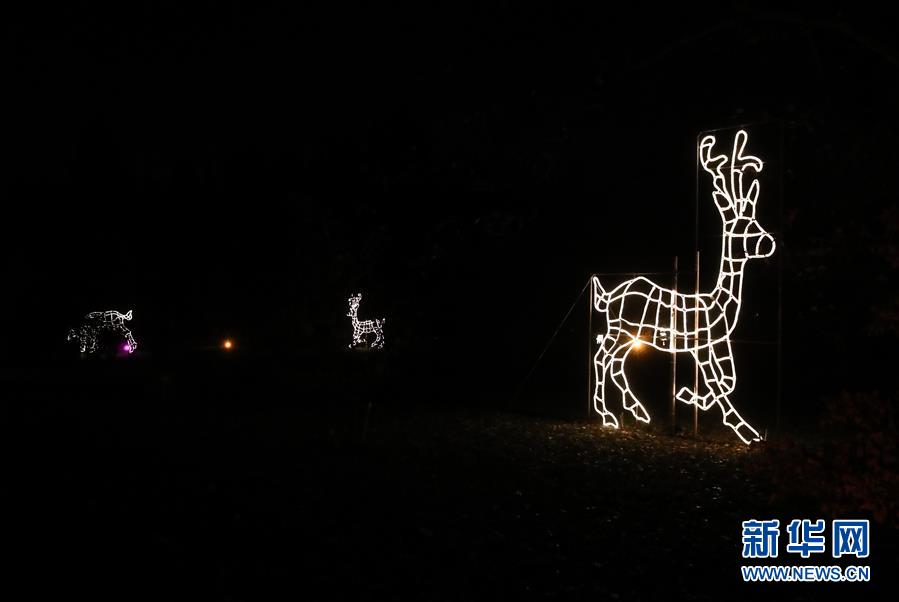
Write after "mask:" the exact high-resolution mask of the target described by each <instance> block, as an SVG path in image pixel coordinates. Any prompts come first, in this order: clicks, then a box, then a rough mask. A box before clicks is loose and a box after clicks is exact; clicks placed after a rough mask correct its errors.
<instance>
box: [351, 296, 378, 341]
mask: <svg viewBox="0 0 899 602" xmlns="http://www.w3.org/2000/svg"><path fill="white" fill-rule="evenodd" d="M361 301H362V293H359V294H358V295H351V296H350V298H349V299H347V302H348V303H349V306H350V308H349V311H348V312H347V314H346V315H347V316H349V317H350V320H352V322H353V342H352V343H350V345H349V347H350V349H352V348H353V347H356V346H358V345H361V344H362V343H363V342H365V340H366V338H365V335H367V334H374V335H375V340H374V341H372V342H371V343H370V344H369V346H370V347H374V348H376V349H380V348H381V347H383V346H384V322H386V321H387V318H380V319H377V320H363V321H360V320H359V317H358V313H359V303H360V302H361Z"/></svg>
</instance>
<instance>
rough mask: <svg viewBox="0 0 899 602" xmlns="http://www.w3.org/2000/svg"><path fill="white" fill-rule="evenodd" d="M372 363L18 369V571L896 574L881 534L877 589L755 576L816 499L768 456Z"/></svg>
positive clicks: (354, 587)
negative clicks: (414, 385)
mask: <svg viewBox="0 0 899 602" xmlns="http://www.w3.org/2000/svg"><path fill="white" fill-rule="evenodd" d="M370 363H371V361H370V360H369V359H360V358H359V357H358V356H357V357H356V358H355V359H354V358H352V357H349V356H348V361H347V362H345V363H344V368H343V369H342V370H343V373H340V372H339V371H338V370H336V369H333V368H332V370H331V371H328V370H324V369H321V367H319V368H318V369H316V370H314V371H310V370H308V368H302V369H298V368H295V367H294V368H292V367H291V366H290V365H288V364H287V363H286V362H284V363H281V364H276V363H271V364H269V365H268V367H267V368H261V367H260V366H261V364H260V363H258V362H253V361H243V360H241V361H237V360H235V361H231V362H228V361H224V362H222V361H218V362H208V363H200V362H196V363H193V364H184V365H181V366H180V367H179V366H168V367H167V369H165V370H162V369H159V368H158V367H157V368H148V365H149V364H148V363H146V362H145V363H142V362H138V361H132V362H101V361H82V362H73V363H72V364H71V365H69V366H66V365H64V364H63V365H57V366H56V367H55V370H57V374H56V376H57V378H59V376H60V374H64V373H66V370H67V369H68V368H76V369H77V370H78V371H77V372H76V371H75V370H73V371H71V372H68V374H70V379H69V381H68V382H63V381H62V380H55V381H54V380H50V379H49V378H48V376H49V375H48V374H43V375H36V374H35V375H32V380H30V381H27V382H26V381H24V380H21V376H20V380H18V381H15V382H13V381H11V380H7V382H6V383H5V387H6V388H7V389H8V390H9V389H10V388H12V387H16V386H18V388H19V391H18V398H19V399H22V401H23V402H24V403H21V404H15V405H13V404H7V405H6V406H4V411H5V413H6V415H5V417H4V420H3V425H4V431H5V432H4V433H3V435H2V437H3V440H4V441H5V442H6V444H7V446H8V447H7V453H6V459H7V470H8V472H7V476H6V479H5V481H6V484H7V485H9V487H8V489H6V496H7V497H8V500H7V501H8V502H12V506H11V507H12V510H11V514H10V515H8V516H9V517H11V518H13V520H12V521H11V523H12V524H13V525H14V526H13V528H12V533H11V535H12V537H11V538H9V535H10V534H9V533H8V534H7V535H5V537H6V538H7V543H12V549H14V550H16V551H17V553H16V554H15V560H14V561H13V563H12V565H7V566H8V567H9V566H11V567H12V568H13V571H11V573H10V574H11V575H16V579H21V580H22V581H23V582H24V583H25V584H27V587H28V589H27V591H28V592H30V594H31V597H32V598H35V599H37V598H43V599H47V596H49V595H54V594H55V595H59V594H65V595H74V594H75V593H79V594H80V593H89V594H90V597H91V599H96V598H106V597H110V598H116V599H126V600H131V599H136V598H142V597H148V598H152V599H157V600H158V599H171V598H179V599H180V598H190V599H220V600H259V599H271V598H273V597H275V594H279V595H283V594H286V593H289V594H291V597H293V598H299V599H370V598H375V597H377V599H408V600H471V599H487V598H498V597H500V598H505V599H518V598H522V597H526V596H528V597H529V595H533V596H536V597H541V598H548V599H572V598H577V599H592V600H600V599H627V600H630V599H660V598H662V597H671V598H672V599H675V598H676V599H697V600H718V599H721V598H722V596H723V595H725V592H726V595H727V597H728V598H730V597H733V596H737V597H743V596H746V597H753V598H758V596H760V595H761V596H764V597H765V598H780V597H784V598H789V599H805V600H813V599H818V597H819V596H820V595H822V594H825V593H826V594H834V593H840V592H842V593H843V594H845V595H851V596H852V597H853V598H854V599H872V598H879V597H884V598H888V597H889V595H890V593H889V592H890V589H891V588H892V587H893V586H895V584H896V579H895V574H893V573H892V572H891V570H892V569H891V567H892V566H893V561H894V559H895V558H896V539H895V532H894V531H889V530H888V529H886V528H882V529H881V528H878V527H876V526H875V528H874V531H873V534H872V540H873V546H874V552H873V554H872V557H871V559H870V564H871V565H872V575H873V582H872V583H871V584H865V585H862V584H851V585H850V584H846V585H845V586H838V585H810V584H805V585H804V586H801V587H800V586H784V585H780V586H777V587H772V586H761V585H743V584H742V583H741V582H740V581H739V579H740V576H739V568H738V567H739V564H740V562H741V559H740V521H742V520H747V519H749V518H766V517H771V518H774V517H779V518H781V520H782V524H784V523H783V521H784V520H786V521H788V520H789V519H791V518H796V517H808V516H810V515H814V513H815V510H816V509H815V508H813V507H810V506H809V505H808V504H807V503H805V502H803V501H802V500H790V499H785V498H783V496H779V497H772V494H773V493H774V490H773V488H772V484H771V482H770V481H769V480H768V479H767V478H766V477H765V474H764V471H762V473H761V474H760V473H759V470H758V469H757V467H756V468H753V466H754V465H756V464H757V460H758V459H759V457H760V456H761V455H762V453H763V452H762V451H758V450H755V451H750V450H747V449H746V448H744V447H743V446H741V445H736V444H733V443H730V442H727V443H724V442H720V441H719V442H716V441H693V440H690V439H686V438H682V437H677V438H675V437H665V436H659V435H655V434H651V433H646V432H637V431H623V432H609V431H606V430H603V429H602V428H600V427H599V426H598V425H597V424H596V423H595V422H592V421H591V422H588V421H582V420H581V421H579V420H567V421H561V420H551V419H547V418H534V417H530V416H525V415H521V414H516V413H513V412H501V411H496V410H483V409H481V410H475V409H464V408H458V407H457V408H455V409H449V407H448V406H447V405H446V404H445V403H437V402H435V403H434V404H429V403H427V400H424V399H419V400H417V403H415V404H412V403H408V402H407V400H406V399H403V398H402V397H401V396H399V395H397V394H396V393H395V392H394V393H390V392H389V391H388V390H387V388H386V387H385V386H384V383H383V382H382V381H381V379H379V378H378V376H377V373H373V372H372V370H371V367H370ZM291 369H293V370H294V371H293V372H291ZM155 370H158V372H155V374H156V377H155V378H148V376H151V374H150V372H151V371H155ZM313 373H314V374H313ZM18 374H19V375H21V374H23V372H22V371H19V372H18ZM75 374H77V375H78V376H77V377H76V376H73V375H75ZM146 382H149V383H152V384H150V385H146V386H141V385H138V384H137V383H146ZM297 383H303V384H297ZM312 383H315V384H312ZM423 395H426V393H423ZM433 398H434V399H435V400H436V399H439V395H437V394H436V393H435V394H434V396H433ZM368 402H371V404H372V405H371V410H370V414H369V418H368V421H367V424H366V411H367V408H368ZM828 560H829V559H828ZM7 562H8V561H7ZM785 562H795V560H793V559H789V560H787V561H785ZM823 563H824V564H830V562H828V561H826V560H825V561H823Z"/></svg>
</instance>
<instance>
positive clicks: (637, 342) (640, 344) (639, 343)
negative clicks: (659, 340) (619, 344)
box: [634, 339, 643, 351]
mask: <svg viewBox="0 0 899 602" xmlns="http://www.w3.org/2000/svg"><path fill="white" fill-rule="evenodd" d="M642 347H643V341H641V340H640V339H634V349H636V350H637V351H639V350H640V349H641V348H642Z"/></svg>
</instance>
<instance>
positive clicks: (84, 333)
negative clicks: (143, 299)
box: [67, 309, 137, 353]
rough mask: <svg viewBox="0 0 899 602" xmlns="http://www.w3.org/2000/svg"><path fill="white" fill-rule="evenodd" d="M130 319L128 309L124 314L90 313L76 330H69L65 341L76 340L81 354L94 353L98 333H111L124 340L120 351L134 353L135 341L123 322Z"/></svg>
mask: <svg viewBox="0 0 899 602" xmlns="http://www.w3.org/2000/svg"><path fill="white" fill-rule="evenodd" d="M130 319H131V310H130V309H129V310H128V313H126V314H122V313H119V312H117V311H92V312H90V313H89V314H87V315H86V316H84V319H83V320H82V321H81V324H80V325H79V326H78V327H77V328H72V329H71V330H69V336H68V338H67V340H69V341H71V340H77V341H78V343H79V345H80V347H81V353H94V352H95V351H96V350H97V346H98V341H99V338H100V333H101V332H105V331H111V332H116V333H119V334H121V335H122V336H123V337H124V338H125V343H124V345H122V351H125V352H127V353H134V351H135V350H136V349H137V341H135V340H134V336H133V335H132V334H131V331H130V330H129V329H128V327H127V326H125V320H130Z"/></svg>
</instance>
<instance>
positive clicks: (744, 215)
mask: <svg viewBox="0 0 899 602" xmlns="http://www.w3.org/2000/svg"><path fill="white" fill-rule="evenodd" d="M748 138H749V135H748V134H747V133H746V131H745V130H740V131H739V132H737V135H736V136H735V137H734V147H733V152H732V153H731V156H730V157H727V156H725V155H716V156H713V155H712V148H713V147H714V146H715V137H714V136H711V135H710V136H706V137H704V138H703V139H702V141H701V142H700V143H699V161H700V162H701V163H702V168H703V169H705V170H706V171H707V172H709V173H710V174H712V182H713V184H714V186H715V191H714V192H713V193H712V197H713V198H714V199H715V205H716V206H717V207H718V212H719V213H720V214H721V220H722V221H723V222H724V236H725V242H726V244H728V245H729V247H728V249H727V250H728V251H729V257H730V258H731V259H753V258H757V257H770V256H771V255H772V254H773V253H774V246H775V245H774V237H773V236H771V235H770V234H768V233H767V232H765V229H764V228H762V225H761V224H760V223H759V222H758V220H757V219H756V218H755V205H756V202H758V198H759V181H758V179H757V178H755V177H752V176H751V175H750V176H749V178H751V179H752V182H751V183H750V184H749V187H748V188H746V186H745V182H744V176H746V175H748V174H747V170H752V171H753V172H755V173H759V172H760V171H762V167H763V164H762V160H761V159H759V158H758V157H754V156H752V155H744V154H743V150H744V149H745V148H746V141H747V139H748ZM747 179H748V178H747Z"/></svg>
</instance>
